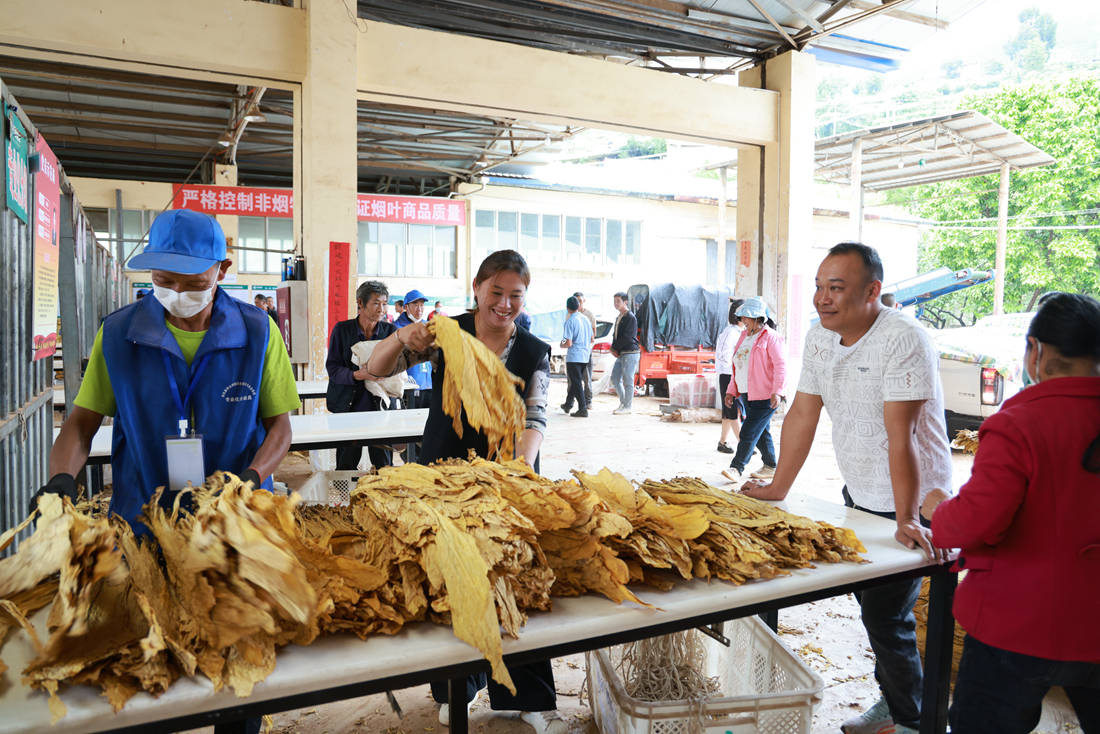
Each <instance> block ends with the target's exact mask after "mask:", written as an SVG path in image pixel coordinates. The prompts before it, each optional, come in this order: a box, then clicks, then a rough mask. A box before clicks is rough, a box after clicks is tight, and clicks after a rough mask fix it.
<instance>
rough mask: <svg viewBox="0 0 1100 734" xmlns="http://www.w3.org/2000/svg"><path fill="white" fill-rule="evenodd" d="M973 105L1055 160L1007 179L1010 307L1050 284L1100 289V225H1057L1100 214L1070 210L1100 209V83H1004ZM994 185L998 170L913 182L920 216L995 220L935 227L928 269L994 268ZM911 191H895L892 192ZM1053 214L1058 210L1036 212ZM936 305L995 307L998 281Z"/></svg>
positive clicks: (985, 310) (955, 309) (1096, 220)
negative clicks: (933, 181) (1018, 85)
mask: <svg viewBox="0 0 1100 734" xmlns="http://www.w3.org/2000/svg"><path fill="white" fill-rule="evenodd" d="M966 108H969V109H975V110H977V111H979V112H982V113H984V114H986V115H987V116H988V117H990V118H991V119H992V120H994V121H995V122H997V123H999V124H1000V125H1002V126H1003V127H1005V128H1006V129H1008V130H1010V131H1012V132H1014V133H1016V134H1017V135H1019V136H1020V137H1022V138H1024V139H1025V140H1027V141H1028V142H1030V143H1032V144H1033V145H1035V146H1036V147H1038V148H1039V149H1040V150H1043V151H1045V152H1046V153H1049V154H1050V155H1051V156H1052V157H1053V158H1054V160H1055V162H1054V163H1053V164H1052V165H1049V166H1044V167H1040V168H1030V169H1027V170H1024V171H1013V172H1012V174H1011V177H1010V189H1009V211H1008V214H1009V216H1010V217H1019V218H1014V219H1009V227H1010V229H1009V231H1008V240H1007V248H1006V252H1007V259H1006V266H1007V268H1006V269H1007V272H1006V273H1005V311H1006V312H1010V313H1011V312H1014V311H1026V310H1031V309H1032V308H1034V304H1035V300H1036V299H1037V298H1038V297H1039V296H1040V295H1041V294H1043V293H1044V292H1046V291H1050V290H1061V291H1071V292H1075V293H1088V294H1090V295H1094V296H1097V295H1100V229H1071V228H1067V229H1053V228H1052V227H1066V226H1067V225H1093V226H1098V225H1100V214H1097V213H1083V214H1072V213H1070V212H1078V211H1081V210H1090V209H1092V210H1096V209H1098V208H1100V176H1097V173H1098V168H1100V82H1098V81H1097V80H1095V79H1073V80H1069V81H1065V82H1062V83H1059V84H1051V83H1047V84H1043V85H1037V86H1032V87H1023V88H1014V89H1004V90H1002V91H999V92H997V93H995V94H992V95H988V96H984V97H978V98H973V99H970V100H968V104H967V106H966V107H964V109H966ZM997 189H998V176H997V175H996V174H994V175H990V176H982V177H977V178H968V179H961V180H956V181H946V182H943V183H938V184H930V185H926V186H920V187H916V188H914V189H912V190H909V192H908V198H909V202H910V203H909V206H910V209H911V211H913V213H915V214H918V215H919V216H922V217H924V218H927V219H931V220H936V221H939V222H942V223H945V224H946V223H950V222H954V223H955V224H956V225H957V226H959V227H988V228H989V229H938V228H937V229H932V230H930V231H928V232H927V233H926V235H925V236H924V238H923V241H922V243H921V252H920V265H921V270H922V271H923V270H930V269H933V268H936V267H943V266H946V267H950V268H955V269H958V268H964V267H972V268H979V269H990V268H992V267H993V264H994V255H995V249H996V230H995V229H994V228H995V226H996V216H997ZM905 196H906V194H905V192H897V193H896V194H895V197H894V198H895V200H899V199H901V198H903V197H905ZM1049 214H1054V215H1055V216H1043V217H1041V218H1036V217H1037V215H1049ZM1024 217H1027V218H1024ZM983 218H984V221H963V222H957V221H955V220H982V219H983ZM1013 226H1022V227H1037V228H1036V229H1019V230H1013V229H1011V227H1013ZM1042 227H1046V229H1043V228H1042ZM935 305H936V307H937V308H939V309H941V310H947V311H949V312H952V313H954V314H955V316H956V318H957V319H958V320H962V319H965V320H972V319H973V318H975V317H979V316H984V315H986V314H989V313H992V311H993V287H992V285H989V286H977V287H975V288H971V289H967V290H964V291H959V292H958V293H955V294H952V295H950V296H946V297H944V298H942V299H939V300H938V301H936V303H935ZM964 314H968V315H969V317H968V318H967V317H966V316H964Z"/></svg>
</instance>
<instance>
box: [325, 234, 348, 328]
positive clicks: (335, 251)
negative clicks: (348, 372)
mask: <svg viewBox="0 0 1100 734" xmlns="http://www.w3.org/2000/svg"><path fill="white" fill-rule="evenodd" d="M350 288H351V245H350V244H348V243H347V242H329V243H328V333H329V334H330V335H331V334H332V330H333V329H334V328H336V323H337V322H338V321H343V320H344V319H346V318H348V290H349V289H350Z"/></svg>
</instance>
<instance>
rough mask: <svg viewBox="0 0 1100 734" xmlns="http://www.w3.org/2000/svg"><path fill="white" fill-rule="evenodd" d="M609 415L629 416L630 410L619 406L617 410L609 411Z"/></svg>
mask: <svg viewBox="0 0 1100 734" xmlns="http://www.w3.org/2000/svg"><path fill="white" fill-rule="evenodd" d="M611 415H630V408H624V407H623V406H621V405H620V406H619V407H618V408H615V410H613V411H611Z"/></svg>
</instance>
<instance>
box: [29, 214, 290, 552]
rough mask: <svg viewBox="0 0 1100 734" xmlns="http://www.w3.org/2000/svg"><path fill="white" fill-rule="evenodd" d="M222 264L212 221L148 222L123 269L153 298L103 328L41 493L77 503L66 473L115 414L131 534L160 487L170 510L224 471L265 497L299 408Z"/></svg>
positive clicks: (119, 483)
mask: <svg viewBox="0 0 1100 734" xmlns="http://www.w3.org/2000/svg"><path fill="white" fill-rule="evenodd" d="M231 264H232V263H231V261H229V260H227V259H226V246H225V235H224V234H223V232H222V229H221V227H220V226H219V225H218V223H217V221H215V220H214V218H213V217H210V216H208V215H206V214H200V213H199V212H193V211H191V210H188V209H176V210H170V211H166V212H164V213H162V214H161V215H160V216H158V217H157V218H156V219H155V220H154V221H153V226H152V227H151V229H150V230H149V242H148V244H147V245H146V246H145V249H144V250H143V251H142V252H141V254H139V255H137V256H135V257H134V258H132V259H131V260H130V263H129V267H130V268H132V269H140V270H145V269H149V270H151V271H152V281H153V296H151V297H146V298H143V299H141V300H140V301H136V302H135V303H132V304H130V305H128V306H123V307H122V308H120V309H119V310H117V311H115V312H113V313H111V314H109V315H108V316H107V317H106V318H105V319H104V320H103V324H102V326H101V327H100V329H99V331H98V332H97V334H96V338H95V342H94V343H93V344H92V352H91V356H90V358H89V360H88V368H87V371H86V372H85V374H84V379H83V380H82V382H81V384H80V392H79V393H78V394H77V396H76V399H75V400H74V401H73V405H74V407H73V411H72V413H71V414H70V415H69V417H68V418H66V419H65V422H64V423H63V424H62V426H61V431H60V433H59V434H58V437H57V440H56V441H55V442H54V445H53V449H52V450H51V451H50V474H51V476H52V478H51V479H50V481H49V483H48V484H47V485H46V486H45V487H43V488H42V489H41V490H39V495H41V494H42V493H45V492H54V493H57V494H62V495H65V496H67V497H69V498H70V499H74V500H75V499H76V497H77V488H76V481H75V479H74V477H75V476H76V474H77V473H78V472H79V471H80V470H81V469H82V468H83V466H84V464H85V462H86V461H87V459H88V453H89V451H90V450H91V446H92V438H93V437H94V436H95V434H96V432H97V431H98V430H99V426H100V425H101V424H102V423H103V417H104V416H113V418H114V424H113V428H112V430H113V438H112V446H111V471H112V478H113V486H112V493H111V504H110V512H111V513H112V514H117V515H119V516H120V517H122V518H123V519H124V520H126V521H127V522H128V523H130V524H131V525H132V526H133V527H134V531H135V532H136V533H138V534H143V533H145V532H146V528H145V526H144V525H143V524H141V523H139V522H138V521H137V518H138V515H139V514H140V513H141V510H142V507H143V506H144V505H145V504H146V503H147V502H148V501H149V500H150V499H151V498H152V496H153V492H154V491H155V490H156V489H157V488H158V487H168V488H169V491H168V492H166V493H165V497H164V499H163V501H165V502H170V501H171V498H172V497H173V496H174V492H175V491H177V490H179V489H182V488H183V487H184V486H186V484H187V482H188V481H190V482H191V484H193V485H195V486H198V485H201V484H202V483H203V481H204V480H205V478H206V477H208V476H209V475H211V474H213V473H214V472H216V471H230V472H233V473H234V474H236V475H238V476H239V477H241V479H243V480H245V481H250V482H252V483H253V485H254V486H257V487H263V488H264V489H271V487H272V480H271V473H272V472H273V471H274V470H275V467H277V466H278V465H279V462H280V461H281V460H282V459H283V457H284V456H285V455H286V452H287V449H288V448H289V447H290V416H289V412H290V411H291V410H295V409H297V408H299V407H300V406H301V401H299V400H298V391H297V389H296V388H295V384H294V373H293V371H292V369H291V367H290V359H289V356H288V355H287V351H286V347H285V346H284V344H283V338H282V336H281V335H280V334H279V330H278V329H277V328H275V325H274V323H273V322H272V321H271V318H270V317H269V316H268V315H267V313H266V312H265V311H263V310H261V309H259V308H255V307H253V306H252V305H250V304H247V303H242V302H240V301H238V300H237V299H235V298H233V297H232V296H230V295H229V294H228V293H226V292H225V291H223V290H222V289H221V288H219V287H218V285H217V284H218V281H220V280H221V279H222V278H224V277H225V272H226V270H227V269H228V268H229V266H230V265H231ZM166 436H167V437H170V438H167V439H166V438H165V437H166ZM170 461H171V463H172V466H171V467H170V466H169V462H170ZM36 496H37V495H36Z"/></svg>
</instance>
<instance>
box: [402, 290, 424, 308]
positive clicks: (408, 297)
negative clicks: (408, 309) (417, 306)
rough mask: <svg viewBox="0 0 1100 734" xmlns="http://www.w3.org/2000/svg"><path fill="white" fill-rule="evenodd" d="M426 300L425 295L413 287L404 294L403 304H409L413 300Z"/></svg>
mask: <svg viewBox="0 0 1100 734" xmlns="http://www.w3.org/2000/svg"><path fill="white" fill-rule="evenodd" d="M427 300H428V297H427V296H425V295H424V294H423V293H421V292H420V291H418V290H417V289H415V288H413V289H412V290H411V291H409V292H408V293H406V294H405V305H406V306H407V305H409V304H410V303H412V302H414V301H427Z"/></svg>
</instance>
